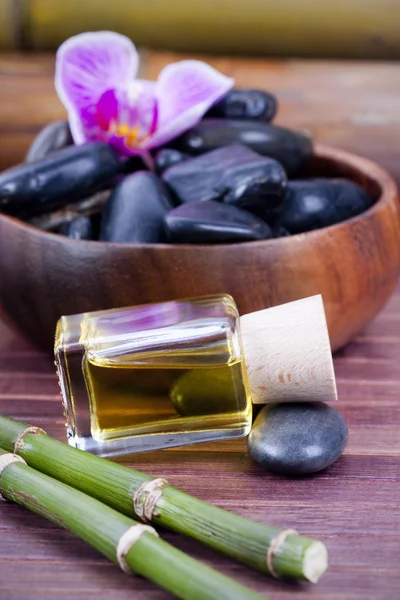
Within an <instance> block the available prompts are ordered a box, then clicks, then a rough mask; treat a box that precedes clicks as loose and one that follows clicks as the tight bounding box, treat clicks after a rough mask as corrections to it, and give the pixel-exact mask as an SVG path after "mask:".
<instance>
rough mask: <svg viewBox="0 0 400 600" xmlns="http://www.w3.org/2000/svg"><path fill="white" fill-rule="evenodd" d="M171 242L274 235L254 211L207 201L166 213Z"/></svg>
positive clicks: (214, 241) (217, 241)
mask: <svg viewBox="0 0 400 600" xmlns="http://www.w3.org/2000/svg"><path fill="white" fill-rule="evenodd" d="M164 220H165V231H166V234H167V238H168V241H169V242H172V243H185V244H220V243H221V244H222V243H233V242H249V241H252V240H263V239H268V238H270V237H271V235H272V234H271V229H270V227H269V226H268V225H267V224H266V223H264V221H262V220H261V219H259V218H258V217H256V216H255V215H252V214H251V213H249V212H247V211H245V210H242V209H240V208H236V206H229V205H227V204H220V203H218V202H209V201H207V200H205V201H200V202H190V203H187V204H182V205H181V206H178V207H177V208H175V209H174V210H172V211H171V212H169V213H168V214H167V215H165V218H164Z"/></svg>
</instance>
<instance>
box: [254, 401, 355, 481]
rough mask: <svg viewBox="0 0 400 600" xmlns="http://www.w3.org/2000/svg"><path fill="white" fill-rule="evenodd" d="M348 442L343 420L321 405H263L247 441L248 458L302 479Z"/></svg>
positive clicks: (334, 457)
mask: <svg viewBox="0 0 400 600" xmlns="http://www.w3.org/2000/svg"><path fill="white" fill-rule="evenodd" d="M347 438H348V432H347V426H346V423H345V421H344V419H343V417H342V416H341V415H340V414H339V413H338V412H337V411H336V410H335V409H334V408H332V407H331V406H328V405H327V404H324V403H322V402H296V403H295V402H293V403H282V404H271V405H266V406H265V407H264V408H263V409H262V410H261V412H260V413H259V414H258V416H257V418H256V420H255V422H254V424H253V428H252V430H251V432H250V435H249V437H248V441H247V445H248V449H249V452H250V455H251V457H252V458H253V459H254V460H255V461H257V462H258V463H260V464H261V465H262V466H263V467H264V468H265V469H268V470H270V471H275V472H277V473H283V474H286V475H306V474H308V473H316V472H317V471H321V470H322V469H326V467H329V465H331V464H332V463H334V462H335V461H336V460H337V459H338V458H339V457H340V456H341V454H342V452H343V450H344V448H345V446H346V443H347Z"/></svg>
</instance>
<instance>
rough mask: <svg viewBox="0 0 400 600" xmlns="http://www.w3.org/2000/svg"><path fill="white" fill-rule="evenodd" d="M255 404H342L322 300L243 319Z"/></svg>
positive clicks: (315, 298)
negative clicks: (337, 389) (339, 398)
mask: <svg viewBox="0 0 400 600" xmlns="http://www.w3.org/2000/svg"><path fill="white" fill-rule="evenodd" d="M240 326H241V331H242V340H243V348H244V357H245V362H246V367H247V373H248V377H249V384H250V391H251V394H252V399H253V402H254V403H255V404H266V403H269V402H307V401H308V402H312V401H321V402H331V401H333V400H337V391H336V382H335V373H334V370H333V360H332V352H331V346H330V342H329V334H328V328H327V324H326V317H325V311H324V304H323V301H322V296H311V297H310V298H304V299H303V300H297V301H295V302H289V303H288V304H282V305H281V306H275V307H274V308H268V309H265V310H260V311H258V312H254V313H250V314H248V315H243V316H242V317H240Z"/></svg>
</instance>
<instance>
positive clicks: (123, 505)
mask: <svg viewBox="0 0 400 600" xmlns="http://www.w3.org/2000/svg"><path fill="white" fill-rule="evenodd" d="M27 427H28V425H27V424H26V423H21V422H18V421H14V420H13V419H10V418H8V417H4V416H1V415H0V446H3V447H4V448H6V449H7V450H9V451H11V452H12V451H13V450H14V445H15V442H16V440H17V439H18V436H20V434H21V433H22V432H23V431H24V430H25V429H26V428H27ZM18 454H19V455H20V456H22V457H23V458H24V459H25V460H26V461H27V463H28V464H30V465H31V466H32V467H33V468H35V469H37V470H39V471H42V472H43V473H46V474H47V475H50V476H51V477H55V478H56V479H59V480H60V481H63V482H64V483H66V484H68V485H70V486H72V487H74V488H77V489H79V490H81V491H83V492H85V493H87V494H89V495H90V496H93V497H95V498H97V499H99V500H101V501H102V502H104V503H105V504H108V505H109V506H112V507H113V508H115V509H116V510H118V511H120V512H122V513H124V514H126V515H129V516H135V512H134V506H133V502H132V498H133V496H134V494H135V492H137V490H138V489H139V488H140V486H141V485H142V484H143V483H145V482H148V481H151V480H153V479H154V478H153V477H151V476H150V475H146V474H144V473H141V472H140V471H135V470H133V469H130V468H128V467H124V466H122V465H118V464H116V463H113V462H111V461H109V460H106V459H104V458H100V457H98V456H94V455H92V454H89V453H87V452H83V451H81V450H77V449H75V448H72V447H70V446H68V445H66V444H63V443H62V442H59V441H57V440H54V439H52V438H51V437H50V436H47V435H46V434H44V433H37V434H32V433H26V434H25V435H24V436H23V438H22V440H21V442H20V443H19V449H18ZM152 523H153V524H157V525H161V526H163V527H166V528H168V529H172V530H174V531H178V532H180V533H183V534H185V535H188V536H191V537H193V538H195V539H197V540H199V541H200V542H203V543H204V544H206V545H208V546H211V547H212V548H214V549H215V550H218V551H220V552H222V553H224V554H227V555H228V556H231V557H232V558H235V559H236V560H238V561H240V562H243V563H245V564H247V565H249V566H251V567H253V568H255V569H257V570H259V571H262V572H264V573H269V574H271V575H274V576H275V577H292V578H297V579H301V580H305V581H311V582H313V583H315V582H316V581H318V579H319V578H320V576H321V575H322V574H323V573H324V572H325V570H326V568H327V551H326V548H325V546H324V544H323V543H322V542H320V541H317V540H313V539H311V538H308V537H304V536H300V535H297V534H296V533H295V532H293V531H292V530H283V531H282V530H280V529H279V528H277V527H270V526H268V525H264V524H262V523H257V522H255V521H250V520H248V519H245V518H243V517H240V516H238V515H235V514H233V513H230V512H228V511H225V510H223V509H220V508H217V507H215V506H212V505H210V504H208V503H206V502H203V501H201V500H198V499H197V498H193V497H192V496H189V495H188V494H185V493H184V492H181V491H180V490H177V489H176V488H174V487H172V486H170V485H164V487H163V488H162V494H160V497H159V499H158V500H157V503H156V507H155V511H154V512H153V518H152Z"/></svg>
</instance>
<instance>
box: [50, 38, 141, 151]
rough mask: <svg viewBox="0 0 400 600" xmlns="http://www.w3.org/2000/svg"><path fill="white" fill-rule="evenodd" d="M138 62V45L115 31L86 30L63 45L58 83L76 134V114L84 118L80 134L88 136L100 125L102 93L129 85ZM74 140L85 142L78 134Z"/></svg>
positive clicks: (59, 92)
mask: <svg viewBox="0 0 400 600" xmlns="http://www.w3.org/2000/svg"><path fill="white" fill-rule="evenodd" d="M138 62H139V59H138V54H137V51H136V48H135V46H134V44H133V43H132V42H131V41H130V40H129V39H128V38H127V37H125V36H123V35H120V34H118V33H114V32H111V31H99V32H95V33H82V34H80V35H76V36H74V37H72V38H69V39H68V40H67V41H66V42H64V43H63V44H62V45H61V46H60V48H59V49H58V51H57V58H56V77H55V85H56V90H57V93H58V95H59V97H60V99H61V101H62V102H63V104H64V106H65V107H66V109H67V111H68V114H69V117H70V119H71V124H72V129H73V130H75V132H76V133H78V132H77V131H76V130H77V129H78V128H77V127H76V118H75V117H74V115H76V116H77V118H78V119H80V120H81V121H82V126H83V127H82V130H81V132H80V133H82V131H83V132H85V135H86V130H87V129H90V128H92V127H97V126H98V123H97V120H96V105H97V103H98V102H99V100H100V98H101V96H102V95H103V94H104V93H105V92H107V91H108V90H118V89H121V88H124V87H125V86H127V85H128V84H129V82H130V81H132V80H133V78H134V77H135V75H136V72H137V69H138ZM74 125H75V126H74ZM73 135H74V131H73ZM74 140H75V141H76V143H82V136H81V135H80V134H79V133H78V135H77V139H75V137H74ZM83 141H84V140H83Z"/></svg>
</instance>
